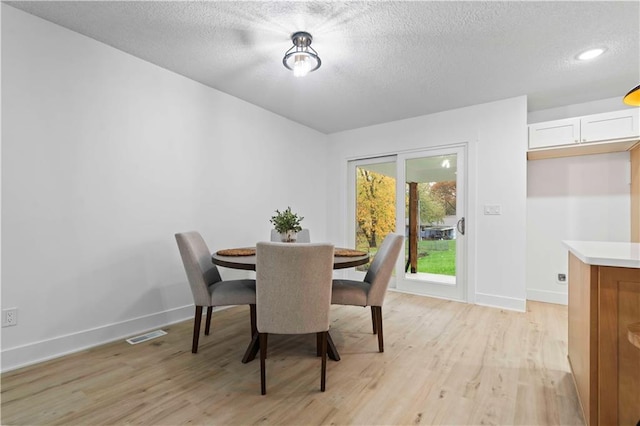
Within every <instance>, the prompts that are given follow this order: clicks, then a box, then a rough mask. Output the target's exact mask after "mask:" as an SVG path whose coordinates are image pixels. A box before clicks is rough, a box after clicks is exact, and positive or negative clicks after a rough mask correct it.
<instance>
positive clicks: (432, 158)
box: [396, 147, 466, 300]
mask: <svg viewBox="0 0 640 426" xmlns="http://www.w3.org/2000/svg"><path fill="white" fill-rule="evenodd" d="M464 153H465V152H464V148H463V147H451V148H443V149H434V150H429V151H421V152H414V153H409V154H402V155H399V156H398V165H399V168H398V170H399V173H398V179H397V192H398V194H400V195H401V196H402V199H401V200H399V202H398V204H397V209H396V210H397V212H398V215H399V217H401V218H403V220H402V225H403V229H402V232H403V233H404V235H405V237H406V240H405V241H406V244H405V255H404V259H403V262H402V264H400V265H398V268H397V271H396V272H397V274H396V276H397V277H398V278H397V282H396V285H397V288H398V290H404V291H408V292H412V293H419V294H426V295H431V296H436V297H443V298H447V299H454V300H466V286H465V268H464V253H465V252H466V250H465V239H464V234H465V232H466V229H465V219H464V216H465V214H464V211H465V203H464V201H465V185H464V182H465V169H466V166H465V155H464Z"/></svg>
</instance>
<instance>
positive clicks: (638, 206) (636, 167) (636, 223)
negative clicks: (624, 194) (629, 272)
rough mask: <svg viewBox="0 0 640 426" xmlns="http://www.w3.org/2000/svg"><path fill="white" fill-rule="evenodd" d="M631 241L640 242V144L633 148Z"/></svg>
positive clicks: (631, 155)
mask: <svg viewBox="0 0 640 426" xmlns="http://www.w3.org/2000/svg"><path fill="white" fill-rule="evenodd" d="M630 157H631V239H630V240H631V242H634V243H640V146H636V147H635V148H633V149H632V150H631V154H630Z"/></svg>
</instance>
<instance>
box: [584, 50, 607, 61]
mask: <svg viewBox="0 0 640 426" xmlns="http://www.w3.org/2000/svg"><path fill="white" fill-rule="evenodd" d="M604 50H605V49H603V48H601V47H599V48H597V49H589V50H586V51H584V52H582V53H581V54H579V55H578V59H579V60H581V61H589V60H591V59H594V58H597V57H598V56H600V55H602V54H603V53H604Z"/></svg>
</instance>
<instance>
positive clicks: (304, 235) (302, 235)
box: [271, 228, 311, 243]
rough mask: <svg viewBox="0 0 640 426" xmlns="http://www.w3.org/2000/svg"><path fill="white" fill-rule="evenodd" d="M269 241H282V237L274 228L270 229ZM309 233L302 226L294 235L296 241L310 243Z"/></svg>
mask: <svg viewBox="0 0 640 426" xmlns="http://www.w3.org/2000/svg"><path fill="white" fill-rule="evenodd" d="M271 241H272V242H280V241H282V237H280V233H279V232H278V231H276V230H275V229H272V230H271ZM310 242H311V235H310V234H309V230H308V229H307V228H304V229H303V230H302V231H300V232H298V235H297V236H296V243H310Z"/></svg>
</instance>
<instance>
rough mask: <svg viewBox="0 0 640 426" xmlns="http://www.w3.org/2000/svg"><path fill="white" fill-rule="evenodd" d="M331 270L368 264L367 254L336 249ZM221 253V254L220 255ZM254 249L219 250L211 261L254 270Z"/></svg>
mask: <svg viewBox="0 0 640 426" xmlns="http://www.w3.org/2000/svg"><path fill="white" fill-rule="evenodd" d="M334 252H335V255H334V257H333V269H346V268H354V267H356V266H360V265H365V264H367V263H369V254H368V253H364V252H359V251H357V250H352V249H346V248H340V247H336V248H335V249H334ZM221 253H222V254H221ZM255 253H256V249H255V247H243V248H235V249H227V250H219V251H217V252H215V253H212V254H211V260H212V261H213V263H214V264H216V265H218V266H224V267H226V268H232V269H244V270H247V271H255V270H256V255H255Z"/></svg>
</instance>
